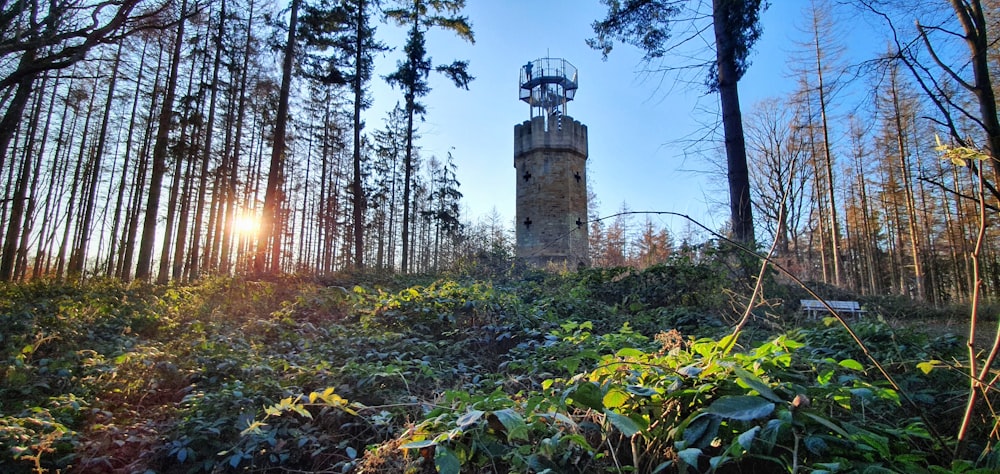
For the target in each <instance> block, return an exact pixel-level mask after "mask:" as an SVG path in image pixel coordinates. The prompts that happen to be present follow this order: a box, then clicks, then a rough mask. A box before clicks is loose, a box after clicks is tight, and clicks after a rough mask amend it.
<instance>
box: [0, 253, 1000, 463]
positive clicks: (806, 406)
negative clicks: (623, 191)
mask: <svg viewBox="0 0 1000 474" xmlns="http://www.w3.org/2000/svg"><path fill="white" fill-rule="evenodd" d="M726 275H727V272H726V270H725V268H724V267H723V266H721V265H719V264H717V263H713V262H693V261H690V260H680V259H678V260H675V261H672V262H670V263H668V264H664V265H661V266H656V267H652V268H650V269H647V270H644V271H635V270H631V269H624V268H623V269H595V270H586V271H582V272H579V273H572V274H562V275H555V274H545V273H530V274H525V275H520V276H519V278H517V279H503V280H495V281H490V280H483V279H475V280H473V279H463V278H460V277H452V278H448V279H435V278H420V279H412V280H410V281H407V282H400V281H391V280H387V279H382V280H374V279H369V278H353V279H352V278H349V277H339V278H337V279H336V280H335V281H337V282H338V284H339V285H340V286H331V285H329V284H320V283H318V282H316V281H311V280H305V279H296V278H291V277H289V278H284V279H278V280H271V281H246V280H239V279H230V278H210V279H206V280H203V281H200V282H197V283H195V284H191V285H185V286H170V287H153V286H145V285H126V284H123V283H120V282H115V281H88V282H86V283H79V284H77V283H74V284H68V283H58V282H45V281H39V282H33V283H29V284H23V285H6V286H2V287H0V338H2V339H0V340H2V342H3V345H2V352H0V471H3V472H11V473H21V472H23V473H29V472H53V473H54V472H88V473H89V472H164V473H181V472H184V473H187V472H237V471H239V472H243V471H252V472H359V473H360V472H365V473H398V472H446V473H458V472H468V473H501V472H502V473H506V472H538V473H541V472H550V473H562V472H579V473H596V472H639V473H653V472H907V473H911V472H993V469H996V468H997V467H998V465H997V464H996V459H995V456H993V455H992V454H991V453H992V451H991V449H990V447H991V446H992V444H991V443H992V441H993V440H994V439H995V438H996V433H993V432H991V429H990V428H991V427H993V426H994V425H995V420H996V417H995V416H994V415H993V414H991V413H989V412H986V411H984V412H983V413H981V414H979V416H980V423H979V424H978V426H979V427H980V432H979V433H977V434H976V436H975V438H974V439H975V440H977V441H976V443H972V444H971V445H969V446H963V447H962V449H961V450H960V451H959V453H960V454H959V455H958V456H953V452H954V451H955V446H954V442H953V440H952V438H951V437H950V433H953V432H954V428H955V426H954V424H955V422H956V421H955V420H956V418H957V417H958V416H957V414H956V412H957V411H960V410H961V408H962V402H963V395H964V393H965V390H966V389H967V386H968V382H967V380H966V379H965V378H964V377H963V376H962V372H961V371H960V370H958V368H959V366H960V364H959V363H958V362H957V361H958V360H960V359H959V358H960V357H961V356H960V354H961V352H960V350H961V347H960V346H961V343H960V342H958V341H959V340H958V338H956V337H955V336H951V335H948V334H926V333H923V332H921V331H918V330H913V329H900V328H893V327H891V326H890V325H888V324H886V323H885V322H884V321H882V320H881V319H880V318H879V316H878V314H869V315H868V316H867V319H866V320H865V321H864V322H860V323H857V324H855V329H856V331H857V332H858V333H859V335H861V337H862V338H863V340H864V341H865V342H866V343H867V344H868V346H869V347H870V348H872V349H871V350H872V355H873V356H874V357H875V358H877V359H878V360H880V361H881V362H882V363H883V365H884V366H885V367H887V368H889V370H891V371H892V373H893V376H894V377H895V378H896V379H897V381H899V382H900V389H901V390H902V391H904V392H905V394H901V393H899V392H898V391H897V390H896V389H895V388H893V387H892V386H890V385H889V384H888V383H887V382H886V381H885V380H883V378H882V377H880V375H879V374H878V373H877V372H875V371H873V369H872V367H870V366H869V364H868V362H867V358H866V355H865V354H864V353H863V351H862V350H861V349H860V348H858V347H856V346H855V345H853V344H852V341H851V340H850V339H849V338H848V337H847V336H846V335H845V333H844V332H843V329H842V328H840V327H838V326H834V325H832V324H827V323H829V321H827V322H826V323H824V322H802V321H798V320H797V318H796V316H795V315H794V314H790V313H788V312H787V311H783V310H782V307H783V306H782V305H781V301H780V300H774V301H772V303H773V305H772V307H771V309H768V310H767V311H761V312H760V314H759V315H758V317H757V318H756V320H755V321H756V322H755V325H754V326H753V331H749V333H750V334H752V335H753V337H752V338H749V339H741V340H740V341H739V344H738V345H737V347H736V349H735V350H732V351H729V350H727V348H728V346H729V343H730V342H731V341H730V340H729V339H728V337H729V336H728V335H727V334H728V332H729V326H730V325H731V322H732V321H733V319H734V315H733V312H734V308H737V307H738V304H736V303H734V301H735V299H736V297H735V296H733V295H735V294H739V293H740V292H741V291H742V290H740V289H739V288H737V287H735V286H734V283H733V281H736V280H734V279H732V278H728V277H726ZM331 281H333V280H331ZM347 281H351V283H350V284H345V283H344V282H347ZM376 281H378V283H376ZM769 291H771V292H772V293H774V294H781V292H782V291H784V290H782V289H781V288H777V287H775V288H773V290H769ZM765 296H767V295H765ZM896 316H898V315H896ZM901 395H906V396H905V397H904V396H901ZM908 400H912V402H913V404H911V402H910V401H908ZM983 453H985V454H983Z"/></svg>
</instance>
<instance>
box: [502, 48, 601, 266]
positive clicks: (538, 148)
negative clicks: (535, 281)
mask: <svg viewBox="0 0 1000 474" xmlns="http://www.w3.org/2000/svg"><path fill="white" fill-rule="evenodd" d="M519 85H520V99H521V100H523V101H525V102H527V103H528V106H529V108H530V115H529V117H530V119H529V120H528V121H526V122H524V123H521V124H520V125H515V126H514V168H515V169H517V226H516V227H517V231H516V232H515V233H516V235H517V257H518V258H520V259H523V260H524V261H525V262H527V263H528V264H531V265H536V266H545V265H548V264H556V265H565V266H567V267H568V268H571V269H575V268H579V267H586V266H589V264H590V259H589V257H588V252H587V250H588V241H587V166H586V165H587V126H586V125H583V124H581V123H580V122H577V121H576V120H573V119H572V118H571V117H570V116H568V115H566V103H567V102H569V101H571V100H573V96H574V95H576V89H577V86H578V83H577V71H576V68H575V67H573V65H572V64H570V63H569V62H568V61H566V60H564V59H557V58H541V59H536V60H534V61H531V62H528V63H527V64H525V65H524V66H521V77H520V80H519Z"/></svg>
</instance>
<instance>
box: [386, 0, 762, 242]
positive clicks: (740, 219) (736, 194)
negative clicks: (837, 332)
mask: <svg viewBox="0 0 1000 474" xmlns="http://www.w3.org/2000/svg"><path fill="white" fill-rule="evenodd" d="M725 2H726V0H713V1H712V17H713V18H712V20H713V23H714V30H715V45H716V48H715V51H716V66H717V71H718V87H719V100H720V102H721V104H722V128H723V130H724V133H725V139H726V164H727V169H728V173H729V174H728V176H729V209H730V216H731V217H730V218H731V219H732V223H731V224H732V229H733V237H734V238H735V240H736V241H738V242H743V243H747V244H752V243H753V242H754V240H755V239H754V228H753V205H752V203H751V202H750V173H749V171H748V170H747V151H746V144H745V142H744V137H743V118H742V115H741V113H740V94H739V89H738V87H737V85H738V81H739V74H738V72H737V69H736V58H735V54H734V51H735V48H736V38H734V37H733V34H734V32H733V31H730V30H729V28H728V25H729V23H728V21H727V13H728V8H726V7H725V6H724V3H725ZM404 230H405V229H404Z"/></svg>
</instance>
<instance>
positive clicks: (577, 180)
mask: <svg viewBox="0 0 1000 474" xmlns="http://www.w3.org/2000/svg"><path fill="white" fill-rule="evenodd" d="M573 177H574V178H576V182H577V183H579V182H580V180H581V179H583V178H581V177H580V172H579V171H577V172H575V173H574V174H573Z"/></svg>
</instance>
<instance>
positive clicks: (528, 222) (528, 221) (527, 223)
mask: <svg viewBox="0 0 1000 474" xmlns="http://www.w3.org/2000/svg"><path fill="white" fill-rule="evenodd" d="M524 228H525V229H530V228H531V218H530V217H528V218H525V219H524Z"/></svg>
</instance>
